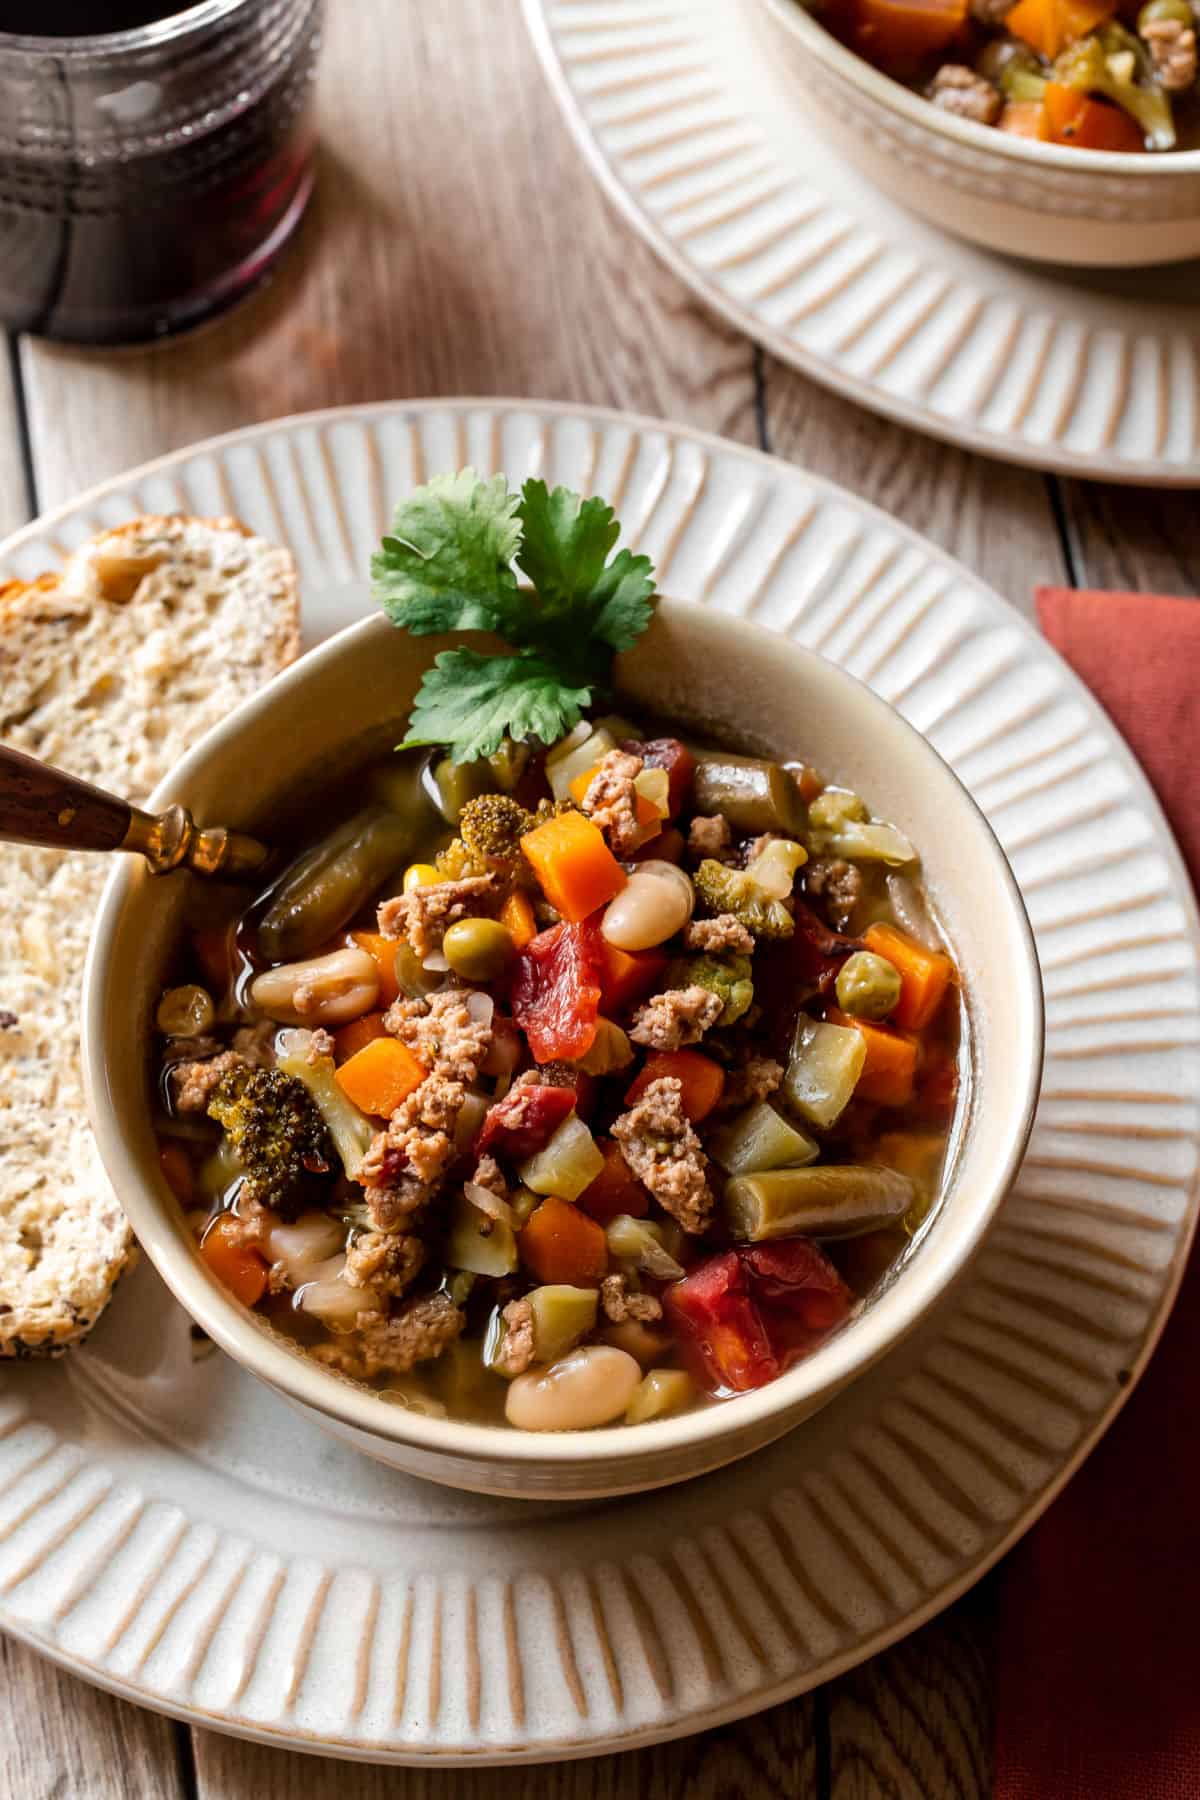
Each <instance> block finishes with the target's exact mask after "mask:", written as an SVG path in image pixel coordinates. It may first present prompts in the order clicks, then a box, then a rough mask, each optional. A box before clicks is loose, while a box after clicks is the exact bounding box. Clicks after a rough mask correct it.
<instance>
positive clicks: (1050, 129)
mask: <svg viewBox="0 0 1200 1800" xmlns="http://www.w3.org/2000/svg"><path fill="white" fill-rule="evenodd" d="M1042 136H1043V138H1044V140H1045V141H1046V142H1047V143H1051V144H1069V145H1073V146H1074V147H1075V149H1076V150H1121V151H1124V152H1125V153H1126V154H1134V155H1136V154H1137V153H1138V152H1139V151H1142V150H1144V149H1145V148H1146V140H1145V138H1144V137H1143V136H1142V131H1141V127H1140V126H1139V125H1137V124H1135V122H1134V121H1133V120H1132V119H1131V118H1130V117H1129V114H1128V113H1125V112H1122V111H1121V108H1120V107H1119V106H1109V105H1108V104H1107V103H1106V102H1105V101H1103V100H1094V99H1093V98H1092V96H1091V95H1090V94H1081V93H1078V92H1077V91H1076V89H1074V88H1069V87H1063V85H1062V84H1061V82H1057V81H1049V82H1047V83H1046V92H1045V94H1044V95H1043V96H1042Z"/></svg>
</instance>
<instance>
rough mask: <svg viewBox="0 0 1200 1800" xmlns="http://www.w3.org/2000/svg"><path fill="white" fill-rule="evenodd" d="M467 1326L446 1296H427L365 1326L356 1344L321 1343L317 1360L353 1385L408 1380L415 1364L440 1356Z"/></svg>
mask: <svg viewBox="0 0 1200 1800" xmlns="http://www.w3.org/2000/svg"><path fill="white" fill-rule="evenodd" d="M465 1324H466V1314H465V1313H464V1312H463V1310H462V1308H461V1307H460V1306H455V1304H454V1302H453V1300H451V1298H450V1296H449V1295H448V1294H425V1295H422V1297H421V1298H420V1299H419V1300H409V1301H407V1302H406V1304H405V1305H404V1306H402V1307H401V1308H400V1311H399V1312H398V1313H396V1314H395V1316H394V1317H393V1318H390V1319H381V1320H379V1322H378V1323H375V1324H368V1325H365V1326H364V1327H363V1328H362V1329H361V1330H359V1331H358V1332H356V1333H355V1335H354V1339H353V1341H352V1342H351V1341H344V1342H342V1343H337V1344H318V1345H317V1346H316V1347H315V1349H314V1350H313V1355H314V1356H315V1357H316V1358H317V1360H318V1362H323V1363H325V1364H327V1365H328V1366H329V1367H330V1368H333V1369H338V1370H340V1371H341V1373H342V1374H343V1375H348V1376H350V1378H351V1379H352V1380H353V1381H370V1380H371V1379H372V1377H373V1376H376V1375H383V1374H395V1375H405V1374H407V1373H408V1371H409V1370H410V1369H412V1368H415V1367H416V1365H417V1363H419V1362H429V1361H430V1359H431V1358H432V1357H435V1356H440V1355H441V1353H442V1351H443V1350H444V1349H445V1348H446V1346H447V1345H448V1344H452V1343H453V1342H454V1340H455V1338H457V1337H459V1336H460V1335H461V1333H462V1329H463V1326H464V1325H465Z"/></svg>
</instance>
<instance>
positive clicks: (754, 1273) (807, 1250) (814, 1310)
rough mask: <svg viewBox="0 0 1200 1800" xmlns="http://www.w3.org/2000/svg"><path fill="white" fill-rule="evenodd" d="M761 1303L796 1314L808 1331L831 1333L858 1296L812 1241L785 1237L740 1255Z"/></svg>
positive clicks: (751, 1245) (774, 1310)
mask: <svg viewBox="0 0 1200 1800" xmlns="http://www.w3.org/2000/svg"><path fill="white" fill-rule="evenodd" d="M737 1255H738V1256H739V1257H740V1258H741V1261H742V1266H743V1267H744V1269H745V1270H746V1275H747V1278H748V1280H749V1283H750V1289H751V1292H752V1293H753V1295H754V1297H755V1299H756V1300H757V1301H759V1302H760V1304H764V1305H766V1304H769V1306H770V1310H771V1313H772V1314H774V1313H775V1312H777V1311H783V1312H786V1313H790V1314H791V1315H792V1317H793V1318H795V1319H797V1320H798V1321H799V1322H800V1324H802V1325H803V1326H804V1327H805V1329H806V1330H808V1331H828V1330H829V1329H830V1327H831V1326H833V1325H838V1324H840V1323H841V1321H842V1320H843V1319H844V1318H845V1316H846V1314H847V1313H848V1312H849V1310H850V1303H851V1300H852V1298H853V1296H852V1294H851V1292H850V1289H849V1288H848V1287H847V1286H846V1283H845V1282H844V1281H843V1280H842V1278H841V1276H840V1275H839V1274H838V1272H837V1270H836V1269H835V1268H834V1266H833V1264H832V1263H831V1262H830V1260H829V1258H828V1257H827V1256H826V1255H825V1254H824V1253H823V1252H822V1251H820V1250H818V1248H817V1246H816V1245H815V1244H814V1243H813V1242H812V1240H811V1239H810V1238H802V1237H798V1238H781V1239H779V1240H778V1242H776V1243H773V1244H750V1245H748V1246H747V1247H746V1248H745V1249H741V1250H739V1251H738V1252H737Z"/></svg>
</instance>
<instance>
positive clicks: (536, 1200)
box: [508, 1187, 542, 1230]
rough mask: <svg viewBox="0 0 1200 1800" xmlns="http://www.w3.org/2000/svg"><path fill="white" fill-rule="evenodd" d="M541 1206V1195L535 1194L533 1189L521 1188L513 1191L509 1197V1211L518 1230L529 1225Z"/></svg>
mask: <svg viewBox="0 0 1200 1800" xmlns="http://www.w3.org/2000/svg"><path fill="white" fill-rule="evenodd" d="M541 1204H542V1196H541V1195H540V1194H535V1193H534V1191H533V1189H532V1188H527V1187H519V1188H514V1189H513V1191H512V1193H511V1194H510V1195H509V1196H508V1210H509V1211H510V1212H511V1214H512V1216H513V1218H514V1219H515V1220H516V1223H517V1229H518V1230H520V1228H521V1226H522V1225H528V1223H529V1221H530V1219H531V1218H532V1217H533V1214H534V1213H535V1212H536V1211H537V1209H538V1207H539V1206H540V1205H541Z"/></svg>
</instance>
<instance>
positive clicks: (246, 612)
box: [0, 514, 300, 1359]
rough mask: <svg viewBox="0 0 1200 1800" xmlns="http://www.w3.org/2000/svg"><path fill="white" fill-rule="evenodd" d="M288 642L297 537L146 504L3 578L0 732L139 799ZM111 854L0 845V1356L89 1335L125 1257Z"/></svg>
mask: <svg viewBox="0 0 1200 1800" xmlns="http://www.w3.org/2000/svg"><path fill="white" fill-rule="evenodd" d="M299 648H300V601H299V590H298V583H297V578H296V570H295V565H294V563H293V561H292V558H291V555H290V553H289V552H288V551H287V550H285V549H281V548H279V547H278V546H276V545H273V544H270V543H268V542H267V541H266V540H265V539H263V538H260V537H257V536H256V535H255V534H254V533H253V532H252V531H251V530H250V529H249V528H248V527H247V526H246V525H244V524H243V523H242V522H241V521H240V520H237V519H232V518H217V519H204V518H198V517H192V516H190V515H187V514H151V515H146V516H143V517H140V518H136V519H131V520H128V521H126V522H125V523H123V524H120V525H117V526H114V527H111V528H109V529H107V530H105V531H103V532H100V533H98V534H97V535H96V536H95V537H93V538H91V539H89V540H88V542H87V543H85V544H83V545H81V546H80V547H79V548H78V549H77V550H75V551H73V552H72V554H71V555H70V557H69V558H68V559H67V561H66V563H65V564H64V566H63V568H62V569H61V570H60V571H59V572H58V573H53V574H44V575H40V576H38V577H37V578H36V579H34V580H32V581H19V580H11V581H6V582H3V583H0V741H3V742H4V743H6V744H11V745H12V746H13V747H14V748H16V749H19V750H24V751H26V752H27V753H28V754H30V755H33V756H39V757H42V758H43V759H45V760H46V761H49V762H52V763H55V764H57V765H59V766H60V767H62V768H65V769H69V770H71V771H72V772H73V773H75V774H78V775H81V776H83V777H84V778H85V779H86V780H89V781H93V782H95V783H97V784H98V785H99V786H101V787H107V788H110V789H111V790H113V791H114V792H116V793H119V794H121V795H122V796H124V797H126V798H128V799H130V800H133V801H135V802H140V801H142V800H144V799H145V798H146V797H147V795H148V794H149V793H150V791H151V789H152V788H154V787H155V786H156V785H157V784H158V782H159V781H160V780H161V779H162V777H163V775H165V774H166V773H167V771H168V769H169V768H170V767H171V766H172V765H173V764H174V763H175V762H176V761H178V759H179V757H180V756H181V755H182V753H183V751H184V750H185V749H186V748H187V747H188V745H189V744H191V743H193V742H194V741H195V740H196V739H197V738H198V737H199V736H200V735H202V733H203V732H204V731H206V730H207V729H208V728H209V727H210V726H211V725H213V724H215V723H216V722H217V721H218V720H219V719H220V718H222V717H223V716H224V715H225V714H226V713H227V712H228V711H229V710H230V709H231V708H232V707H233V706H235V705H236V704H237V703H238V702H239V701H241V700H242V699H244V698H245V697H246V696H247V695H248V694H250V693H251V692H253V690H254V689H255V688H256V687H258V686H259V685H260V684H261V683H262V682H263V681H266V680H268V679H269V678H270V677H271V676H272V675H275V674H277V673H278V671H279V670H280V669H282V668H283V667H285V666H286V664H287V663H289V662H291V661H292V660H293V659H294V658H295V656H296V655H297V654H298V652H299ZM107 873H108V866H107V864H106V862H105V859H104V858H103V857H96V856H91V857H89V856H86V855H84V854H81V853H78V852H67V851H52V850H40V849H32V848H26V847H24V846H4V847H3V848H2V849H0V1359H3V1358H9V1359H11V1358H17V1357H31V1356H56V1355H60V1354H61V1353H62V1352H63V1351H64V1350H66V1349H67V1348H68V1347H69V1346H70V1345H72V1344H76V1343H79V1342H81V1341H82V1340H83V1339H84V1338H85V1337H86V1336H87V1334H88V1333H89V1331H91V1329H92V1327H93V1326H94V1325H95V1324H96V1322H97V1320H98V1319H99V1318H100V1316H101V1314H102V1313H103V1311H104V1308H105V1306H106V1305H107V1304H108V1301H109V1299H110V1298H111V1296H112V1292H113V1289H114V1288H115V1286H116V1284H117V1282H118V1281H119V1279H120V1277H121V1275H122V1274H123V1272H124V1271H125V1270H126V1269H127V1268H128V1267H129V1266H130V1264H131V1263H132V1262H133V1260H134V1258H135V1256H136V1250H135V1246H134V1241H133V1237H132V1234H131V1232H130V1230H129V1227H128V1224H127V1223H126V1221H125V1218H124V1215H123V1213H122V1212H121V1209H120V1206H119V1204H118V1202H117V1200H116V1197H115V1196H114V1195H113V1192H112V1189H111V1188H110V1187H109V1185H108V1182H107V1179H106V1177H105V1175H104V1172H103V1169H102V1168H101V1165H100V1160H99V1157H98V1155H97V1153H96V1150H95V1146H94V1144H93V1142H92V1137H91V1132H90V1129H89V1127H88V1124H87V1117H86V1111H85V1107H84V1098H83V1082H82V1072H81V1067H80V1054H79V1002H80V990H81V979H82V973H83V963H84V957H85V953H86V949H87V942H88V938H89V935H90V931H91V922H92V918H93V915H94V912H95V906H96V902H97V900H98V898H99V894H100V890H101V888H102V887H103V885H104V880H105V877H106V876H107Z"/></svg>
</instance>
